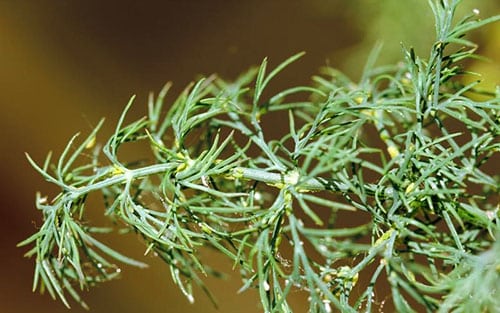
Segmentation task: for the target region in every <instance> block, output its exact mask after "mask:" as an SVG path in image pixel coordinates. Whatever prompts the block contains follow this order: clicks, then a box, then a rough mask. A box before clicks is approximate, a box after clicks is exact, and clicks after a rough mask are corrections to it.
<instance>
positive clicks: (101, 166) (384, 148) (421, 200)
mask: <svg viewBox="0 0 500 313" xmlns="http://www.w3.org/2000/svg"><path fill="white" fill-rule="evenodd" d="M459 2H460V1H456V0H449V1H446V0H443V1H429V4H430V6H431V8H432V10H433V13H434V16H435V25H436V41H435V44H434V45H433V46H432V48H431V51H430V55H429V56H428V58H423V57H419V56H417V55H415V53H414V51H413V50H412V49H406V48H404V49H403V50H404V61H402V62H401V63H399V64H397V65H394V66H384V67H375V66H374V63H375V60H376V57H377V54H378V53H379V52H380V47H377V48H376V49H374V52H373V53H372V55H371V56H370V57H369V59H368V61H367V64H366V67H365V70H364V72H363V75H362V77H361V79H360V80H359V81H358V82H354V81H352V80H351V79H349V78H348V77H346V76H345V75H343V74H342V73H340V72H339V71H337V70H335V69H332V68H324V69H322V70H321V73H320V74H319V75H317V76H315V77H313V84H312V85H311V86H298V87H292V88H289V89H286V90H283V91H281V92H279V93H277V94H275V95H273V96H270V97H264V96H263V95H264V90H265V88H266V87H267V85H268V84H269V82H270V81H271V80H272V79H274V78H275V77H276V76H277V75H278V74H279V72H280V71H281V70H283V69H284V68H285V67H286V66H288V65H289V64H290V63H292V62H294V61H296V60H297V59H299V58H300V57H301V56H302V53H299V54H297V55H294V56H293V57H291V58H289V59H288V60H286V61H285V62H283V63H281V64H280V65H278V66H277V67H276V68H274V69H273V70H271V71H268V69H267V60H264V61H263V62H262V64H261V65H260V67H258V68H255V69H252V70H250V71H248V72H247V73H244V74H243V75H241V76H240V77H239V78H238V79H237V80H235V81H233V82H226V81H223V80H222V79H220V78H217V77H209V78H206V79H202V80H200V81H198V82H197V83H196V84H193V85H190V86H188V87H187V88H186V89H185V90H184V92H182V93H181V94H180V95H179V97H178V98H177V99H176V100H175V101H174V102H173V103H172V104H171V105H170V107H169V109H168V110H165V107H164V104H163V103H164V98H165V96H166V94H167V92H168V90H169V87H170V84H167V85H166V86H165V88H164V89H163V90H162V91H161V92H160V93H159V95H158V96H157V97H154V96H151V97H150V99H149V104H148V113H147V116H145V117H143V118H141V119H139V120H136V121H133V122H127V121H126V120H127V119H126V114H127V111H128V110H129V108H130V106H131V105H132V102H133V98H132V99H131V101H130V103H129V104H128V105H127V106H126V108H125V110H124V112H123V114H122V115H121V118H120V119H119V122H118V124H117V125H116V131H115V132H114V133H113V134H112V136H111V137H110V138H109V140H108V141H107V142H106V143H105V144H104V146H103V148H102V152H103V154H104V157H101V155H100V149H99V147H97V148H96V147H95V146H94V142H95V138H96V134H97V132H98V130H99V128H100V126H101V125H102V121H101V122H100V123H99V124H98V126H97V127H96V128H95V129H94V131H93V132H92V133H91V134H90V135H89V136H88V137H87V138H86V139H85V140H83V142H81V143H80V144H77V143H76V136H75V137H73V138H72V139H71V140H70V142H69V143H68V145H67V147H66V148H65V149H64V151H63V152H62V153H61V155H60V156H59V158H58V159H57V160H56V161H55V162H52V158H51V155H50V154H49V156H48V157H47V159H46V160H45V161H44V162H43V163H42V164H41V165H39V164H38V163H36V162H35V161H33V160H32V159H31V158H30V157H29V156H28V160H29V161H30V163H31V164H32V165H33V167H34V168H35V169H36V170H37V171H38V172H39V173H40V174H41V175H42V176H43V177H44V178H45V179H46V180H47V181H48V182H50V183H52V184H55V185H57V186H58V187H60V189H61V192H60V193H59V194H58V195H57V196H56V197H54V198H53V199H51V200H47V198H46V197H42V196H40V195H39V194H38V195H37V198H36V207H37V208H38V209H39V210H41V212H42V213H43V225H42V226H41V227H40V228H39V229H38V230H37V232H36V233H35V234H33V235H32V236H31V237H29V238H28V239H26V240H25V241H23V242H22V243H20V246H25V245H30V246H32V247H31V248H30V250H29V251H28V252H27V253H26V255H27V256H28V257H34V259H35V274H34V283H33V289H34V290H35V289H37V288H39V289H41V290H47V291H48V292H49V294H50V295H51V296H52V297H54V298H56V297H58V298H60V299H61V300H62V301H63V302H64V304H65V305H66V306H68V307H69V302H68V300H67V297H68V295H69V296H71V297H72V298H73V299H74V300H76V302H78V303H80V304H81V305H83V306H86V304H85V303H84V302H83V300H82V299H81V298H80V296H79V294H78V290H79V289H86V288H88V287H90V286H93V285H95V284H97V283H100V282H103V281H107V280H110V279H113V278H115V277H116V276H117V275H118V274H119V270H118V269H119V267H118V265H116V264H115V262H117V263H125V264H130V265H134V266H139V267H144V266H145V264H143V263H142V262H139V261H136V260H133V259H131V258H129V257H127V256H124V255H123V254H121V253H119V252H117V251H115V250H114V249H112V248H111V247H109V246H107V245H105V244H103V243H102V242H100V241H98V240H97V239H96V238H95V236H96V234H98V233H104V232H109V231H111V229H104V228H99V227H94V226H90V225H88V223H87V222H85V211H86V207H85V205H86V200H87V197H88V195H89V194H91V193H100V194H102V196H103V198H104V203H105V206H106V211H105V214H106V215H107V216H109V217H110V218H113V219H114V220H116V221H119V222H121V225H122V226H123V227H124V228H126V229H129V230H130V231H132V232H134V233H136V234H137V235H138V236H140V237H141V238H142V239H143V241H144V243H145V245H146V251H145V253H146V254H148V253H153V252H154V253H155V255H157V256H158V257H159V258H161V259H162V260H163V261H165V263H166V264H167V266H169V268H170V271H171V273H172V277H173V280H174V282H175V283H176V284H177V285H178V286H179V288H180V290H181V291H182V293H183V294H184V295H185V296H186V297H187V298H188V299H189V300H190V301H193V299H194V298H193V286H194V285H197V286H199V287H201V289H202V290H204V291H205V292H206V293H207V294H210V293H209V291H208V289H207V288H206V287H205V286H204V285H203V277H204V276H205V275H208V274H210V273H212V272H213V270H212V269H211V268H210V267H209V266H208V264H206V263H205V262H204V260H202V259H200V257H199V254H198V251H199V250H200V249H202V247H207V246H208V247H210V248H213V249H215V250H218V251H219V252H220V253H222V254H224V255H225V256H226V257H227V258H229V259H230V260H232V262H233V264H234V268H236V269H238V270H239V272H240V273H241V276H242V279H243V286H242V290H245V289H248V288H257V289H258V291H259V295H260V302H261V308H262V310H263V311H265V312H290V311H292V308H291V307H290V305H289V303H288V300H287V299H288V297H289V296H290V294H291V293H292V292H303V293H306V294H308V301H309V302H308V303H309V308H308V309H309V311H311V312H331V311H342V312H357V311H364V312H370V311H374V310H375V311H376V310H383V308H382V304H381V303H384V302H385V301H387V302H390V303H391V304H390V305H392V306H393V307H394V308H395V309H396V310H397V311H398V312H415V311H417V310H418V311H427V312H431V311H439V312H448V311H455V312H472V311H475V312H480V311H481V312H494V311H496V310H497V309H498V308H499V307H500V297H499V291H498V288H499V287H500V243H499V242H498V240H496V236H498V234H499V230H498V224H499V216H500V215H499V212H498V211H499V204H498V203H499V202H498V201H499V176H498V174H497V173H489V172H491V170H490V171H487V170H484V168H486V167H488V166H489V167H490V168H494V166H495V165H494V164H492V162H497V163H498V151H499V149H500V143H499V141H498V136H499V134H500V97H499V91H498V90H497V92H496V93H494V92H480V91H478V90H477V88H476V85H477V83H478V82H474V83H471V84H463V83H461V80H460V79H458V77H459V76H460V75H463V74H465V72H464V70H463V66H462V65H463V62H464V61H465V60H467V59H470V58H473V57H475V54H474V52H475V49H476V45H475V44H474V43H472V42H470V41H468V40H467V39H466V38H465V37H464V35H465V34H466V33H467V32H469V31H471V30H473V29H476V28H478V27H480V26H483V25H485V24H487V23H491V22H494V21H498V20H499V19H500V18H499V16H494V17H491V18H487V19H484V20H481V19H479V18H478V17H477V15H476V14H471V15H469V16H466V17H464V18H463V19H461V20H459V21H457V22H455V21H454V20H453V17H454V12H455V9H456V7H457V5H458V4H459ZM477 96H481V98H480V99H481V100H477V99H479V98H477ZM475 99H476V100H475ZM269 117H270V118H272V119H276V118H279V119H287V120H288V125H289V127H288V129H286V130H285V134H284V135H283V136H282V137H279V138H270V137H269V136H268V128H266V127H265V123H264V121H265V119H266V118H269ZM190 138H191V139H190ZM193 138H195V139H196V140H194V139H193ZM130 142H145V143H147V144H148V145H149V146H150V147H151V158H150V160H149V161H132V162H129V161H124V160H121V159H120V158H119V157H118V152H119V150H120V148H121V147H122V146H123V145H126V144H129V143H130ZM89 150H90V151H93V152H94V153H93V155H94V158H93V160H92V161H91V162H88V163H86V162H83V163H82V162H81V161H78V160H80V159H79V158H80V157H81V156H82V154H88V152H89ZM83 159H85V158H83ZM493 171H495V170H493ZM345 219H349V220H350V221H351V224H352V222H353V221H356V222H359V223H358V224H355V225H347V226H346V223H345ZM379 285H388V286H389V287H388V288H389V289H390V295H389V296H387V297H386V298H385V299H380V298H377V292H378V289H377V288H378V286H379ZM386 305H387V306H389V304H386ZM377 306H378V308H377ZM303 310H304V308H302V310H301V311H303Z"/></svg>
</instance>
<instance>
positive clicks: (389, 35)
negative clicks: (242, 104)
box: [0, 0, 500, 313]
mask: <svg viewBox="0 0 500 313" xmlns="http://www.w3.org/2000/svg"><path fill="white" fill-rule="evenodd" d="M472 5H474V6H475V7H477V8H478V9H479V10H480V12H481V16H485V17H486V16H490V15H493V14H495V13H496V14H498V13H500V3H499V2H498V1H497V0H483V1H464V5H463V7H462V9H463V11H464V12H465V11H468V12H470V11H471V10H472V8H473V7H472ZM499 24H500V23H497V24H496V25H492V26H489V27H486V28H484V29H483V30H482V31H480V32H475V33H474V36H475V41H476V42H479V43H480V45H481V50H480V53H481V54H483V55H486V56H487V57H489V58H490V59H491V60H492V61H491V62H490V63H484V62H483V63H473V64H470V67H471V69H473V70H477V71H479V72H482V73H484V74H485V80H486V81H488V82H487V83H485V84H484V87H485V88H491V87H492V86H494V85H495V84H499V83H500V79H499V77H500V75H499V74H500V66H499V64H500V55H499V54H498V51H500V40H499V38H500V25H499ZM432 40H433V19H432V15H431V14H430V9H429V8H428V7H427V5H426V1H423V0H405V1H400V0H385V1H374V0H358V1H341V0H288V1H285V0H279V1H227V0H226V1H223V0H216V1H201V0H197V1H194V0H193V1H188V0H184V1H181V0H177V1H172V0H170V1H140V2H139V1H129V0H127V1H48V0H45V1H41V0H40V1H34V0H33V1H14V0H12V1H0V108H1V123H0V128H1V129H0V131H1V132H0V140H1V142H0V147H1V148H0V149H1V153H0V166H1V173H2V174H3V179H2V182H1V184H2V186H1V188H0V193H1V194H0V202H1V206H0V210H1V211H0V212H1V217H0V223H1V228H0V230H1V232H2V235H1V236H0V238H1V239H0V240H1V241H0V244H1V250H0V253H1V256H0V275H1V276H0V277H1V285H0V311H1V312H4V313H10V312H67V310H66V309H65V308H64V306H63V305H62V304H61V303H60V302H59V301H57V302H55V301H52V300H51V299H50V297H49V296H48V295H44V296H40V295H38V294H37V293H36V294H33V293H32V292H31V284H32V275H33V260H29V259H26V258H23V253H24V252H25V251H26V249H18V248H16V247H15V245H16V243H17V242H19V241H21V240H22V239H24V238H26V237H27V236H29V235H30V234H31V233H33V231H34V230H35V227H36V226H37V225H40V223H41V221H40V214H39V213H38V212H37V211H36V209H35V207H34V193H35V191H42V192H43V193H48V194H49V195H53V194H54V192H55V190H54V189H53V188H52V186H49V185H48V184H47V183H45V182H44V181H43V180H42V179H41V178H40V177H39V176H38V175H37V174H36V173H35V172H34V170H32V169H31V168H30V166H29V165H28V163H27V161H26V159H25V157H24V152H29V153H30V155H31V156H32V157H33V158H34V159H35V160H39V161H41V160H43V158H44V156H45V155H46V153H47V152H48V151H49V150H53V151H54V152H55V153H56V154H57V153H60V152H61V150H62V149H63V147H64V146H65V144H66V142H67V140H68V139H69V138H70V136H72V135H73V134H74V133H76V132H78V131H82V133H84V134H85V133H88V132H89V131H90V130H91V127H92V125H95V124H96V123H97V122H98V120H99V118H101V117H103V116H104V117H107V121H106V124H105V125H106V126H105V128H104V130H103V131H102V133H101V136H100V137H98V138H99V140H101V141H104V140H105V139H106V137H105V136H106V135H107V134H109V133H110V131H111V129H112V127H113V125H114V123H115V122H116V120H117V117H118V116H119V114H120V113H121V110H122V108H123V107H124V105H125V104H126V102H127V101H128V99H129V97H130V96H131V95H132V94H136V95H137V100H136V105H135V107H134V109H133V112H132V115H135V116H140V115H144V114H145V112H146V106H145V103H146V97H147V94H148V92H149V91H155V92H157V91H159V89H160V88H161V87H162V85H163V84H164V83H165V82H167V81H170V80H171V81H173V82H174V89H173V90H174V94H175V93H176V92H179V91H180V90H181V89H182V88H183V87H184V86H185V85H186V84H187V83H188V82H190V81H191V80H192V79H194V78H196V77H197V76H198V75H200V74H211V73H217V74H219V75H220V76H222V77H224V78H227V79H231V78H235V77H236V75H237V74H238V73H240V72H241V71H243V70H245V69H247V68H248V67H249V66H251V65H254V64H258V63H259V62H260V61H261V60H262V58H264V57H265V56H268V57H269V58H270V63H271V65H276V64H277V63H278V62H280V61H282V60H284V59H285V58H286V57H288V56H290V55H292V54H294V53H296V52H298V51H303V50H304V51H306V52H307V55H306V56H305V57H304V58H303V59H301V60H300V61H299V62H298V63H296V64H294V65H293V66H291V67H290V68H289V69H287V70H286V71H285V72H284V73H283V74H282V75H281V78H279V79H278V80H277V81H276V82H273V84H272V85H271V86H270V88H274V89H277V88H282V87H286V86H293V85H296V84H299V83H308V82H309V81H310V76H311V75H312V74H314V73H315V72H316V71H317V69H318V68H319V67H320V66H322V65H325V64H329V65H331V66H335V67H339V68H341V69H342V70H344V71H345V72H347V73H348V74H349V75H351V76H352V77H354V78H355V77H357V75H359V73H360V69H361V68H362V65H363V62H364V58H365V57H366V55H367V54H368V52H369V50H370V49H371V47H373V45H374V44H375V42H377V41H382V42H383V43H384V48H383V49H384V50H383V51H384V52H383V54H382V56H381V62H395V61H397V60H400V59H401V55H402V54H401V46H400V42H403V43H405V44H406V45H407V46H415V47H416V50H417V52H419V53H420V54H421V55H423V56H425V55H427V54H426V51H427V50H426V49H427V48H428V47H429V45H430V43H431V42H432ZM89 209H90V208H89ZM97 210H102V208H100V207H98V208H97ZM101 212H102V211H99V212H92V214H91V217H94V218H95V219H96V221H97V222H98V223H101V219H99V217H98V216H100V215H101ZM102 223H104V222H102ZM110 240H112V241H113V242H114V243H115V244H117V249H119V250H120V251H124V252H126V253H129V254H131V255H133V256H136V257H138V258H141V254H142V252H143V248H142V246H141V245H140V243H139V242H138V240H137V239H136V238H135V237H132V236H131V237H118V238H114V239H113V238H111V239H110ZM209 257H213V258H214V261H213V262H212V263H213V264H214V263H215V264H219V265H220V268H222V269H229V267H228V266H227V262H225V261H224V260H223V258H218V257H216V256H210V255H209ZM142 260H144V261H146V262H148V263H150V264H151V267H150V268H148V269H145V270H137V269H134V268H130V267H126V266H124V267H123V268H122V273H123V275H122V278H121V279H119V280H116V281H114V282H111V283H106V284H103V285H101V286H99V287H97V288H95V289H93V290H91V291H90V292H88V293H84V294H83V296H84V298H85V300H86V301H87V303H88V304H89V305H90V307H91V310H92V312H122V313H127V312H216V310H215V309H213V307H212V306H211V304H210V303H209V301H208V299H207V297H205V296H204V295H203V294H202V292H201V291H199V290H197V291H196V294H195V295H196V296H197V297H196V302H195V304H194V305H191V304H189V303H188V302H187V301H186V299H185V298H184V297H183V296H182V295H181V293H180V292H179V291H178V290H177V289H176V288H175V287H173V284H172V282H171V278H170V274H169V272H168V270H167V268H166V267H165V266H163V264H162V263H161V262H159V261H157V260H154V259H152V258H149V257H148V258H142ZM230 274H231V276H230V277H229V278H228V279H227V280H223V281H218V280H212V279H211V280H209V285H210V286H211V288H212V289H213V291H214V294H215V295H216V297H217V298H218V300H219V304H220V308H219V312H259V309H258V308H259V306H258V305H259V303H258V298H257V295H256V294H255V293H252V292H247V293H243V294H236V291H237V290H238V288H239V287H240V286H241V282H240V280H239V277H238V273H230ZM297 301H299V300H297ZM299 305H300V304H299ZM81 311H83V310H82V309H81V308H79V307H78V305H76V304H74V303H73V309H72V312H81Z"/></svg>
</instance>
